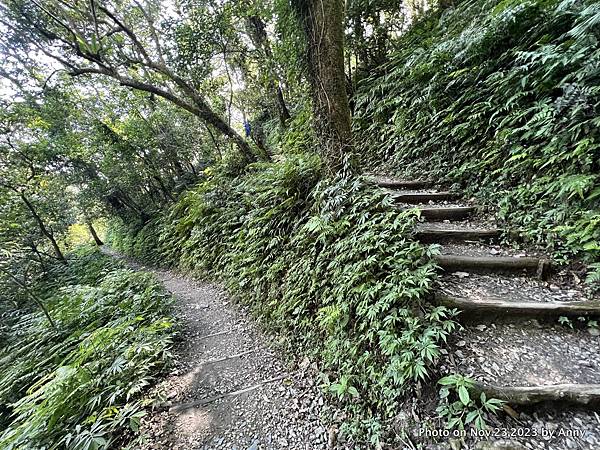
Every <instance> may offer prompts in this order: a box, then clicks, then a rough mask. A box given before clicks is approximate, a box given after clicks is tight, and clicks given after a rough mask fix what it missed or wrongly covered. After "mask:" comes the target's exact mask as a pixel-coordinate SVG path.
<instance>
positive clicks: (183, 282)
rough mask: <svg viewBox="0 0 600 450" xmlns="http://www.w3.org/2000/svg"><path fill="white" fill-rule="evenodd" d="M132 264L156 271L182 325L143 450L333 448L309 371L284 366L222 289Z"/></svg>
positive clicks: (145, 426)
mask: <svg viewBox="0 0 600 450" xmlns="http://www.w3.org/2000/svg"><path fill="white" fill-rule="evenodd" d="M106 252H107V253H108V252H110V250H106ZM114 256H118V255H114ZM129 264H130V265H131V266H133V267H135V268H136V269H143V270H147V271H151V272H153V273H154V274H155V275H156V277H157V278H158V279H159V280H160V281H162V282H163V283H164V285H165V287H166V288H167V289H168V290H169V291H170V292H171V293H173V294H174V296H175V298H176V303H175V315H176V316H177V318H178V319H179V320H180V321H181V323H182V329H181V335H180V336H179V339H178V344H177V345H176V346H175V349H174V352H175V355H176V359H177V364H176V368H175V369H174V370H173V371H172V372H171V374H170V375H169V376H168V377H167V379H166V380H165V381H163V382H162V383H161V384H160V385H159V386H158V387H157V389H159V390H160V391H162V392H164V393H166V395H167V398H168V400H169V403H170V404H171V407H170V408H169V409H168V410H167V411H163V412H160V413H154V415H153V416H151V417H150V416H147V417H146V420H145V421H144V423H143V425H142V431H143V432H144V433H146V434H147V435H149V437H150V439H149V442H148V443H147V444H146V445H145V447H144V448H145V449H182V450H183V449H185V450H190V449H227V450H231V449H238V450H246V449H252V450H254V449H298V450H301V449H311V450H312V449H327V448H333V447H334V445H333V440H334V438H335V434H334V432H333V430H331V431H330V430H328V429H327V428H326V426H325V425H324V424H323V423H322V422H321V420H320V418H319V416H320V413H321V411H322V409H323V408H324V405H325V402H324V398H323V397H322V394H321V392H320V389H319V387H318V386H317V385H316V384H315V382H316V380H315V379H314V376H313V375H312V373H309V372H311V371H310V370H305V369H307V367H304V365H303V368H302V369H300V368H297V367H296V368H293V369H291V368H290V367H288V365H287V364H286V362H285V361H284V359H283V358H282V357H281V355H279V354H278V353H277V352H276V351H275V350H273V349H272V348H271V346H270V345H269V338H268V337H267V336H266V335H265V334H264V333H262V332H261V331H260V330H259V329H258V327H257V326H256V324H255V323H254V321H253V320H252V319H251V318H250V317H249V314H248V313H247V312H246V311H243V310H242V309H241V308H240V307H239V306H237V305H234V304H232V302H231V300H230V299H229V298H228V296H227V294H226V293H225V292H224V291H223V290H222V289H220V288H219V287H218V286H216V285H214V284H211V283H207V282H199V281H196V280H193V279H191V278H188V277H184V276H181V275H178V274H175V273H173V272H171V271H163V270H155V269H150V268H147V267H142V266H139V265H137V264H135V263H131V262H130V263H129ZM148 419H149V420H148Z"/></svg>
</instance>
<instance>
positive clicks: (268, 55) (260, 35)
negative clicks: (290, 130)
mask: <svg viewBox="0 0 600 450" xmlns="http://www.w3.org/2000/svg"><path fill="white" fill-rule="evenodd" d="M246 25H247V29H248V31H249V33H248V34H249V35H250V39H251V40H252V43H253V44H254V46H255V47H256V48H257V49H262V52H263V56H264V58H265V65H266V70H267V74H266V76H267V78H268V80H269V81H268V90H269V91H270V92H269V95H270V96H271V97H272V100H273V103H274V106H276V107H277V111H278V113H279V121H280V122H281V125H282V126H285V124H286V122H287V121H288V119H290V117H291V116H290V111H289V109H288V107H287V105H286V104H285V98H284V97H283V91H282V90H281V86H280V83H279V81H280V80H279V79H278V77H277V74H276V73H275V69H274V68H273V52H272V51H271V46H270V45H269V40H268V36H267V31H266V30H267V27H266V25H265V23H264V21H263V20H262V19H261V18H260V17H258V16H250V17H248V19H247V23H246Z"/></svg>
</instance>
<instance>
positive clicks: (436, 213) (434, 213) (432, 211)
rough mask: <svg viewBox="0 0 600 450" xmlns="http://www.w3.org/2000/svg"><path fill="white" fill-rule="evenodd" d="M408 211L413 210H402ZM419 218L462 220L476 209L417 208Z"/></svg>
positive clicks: (458, 207) (470, 207) (462, 207)
mask: <svg viewBox="0 0 600 450" xmlns="http://www.w3.org/2000/svg"><path fill="white" fill-rule="evenodd" d="M402 209H403V210H410V209H414V208H402ZM417 209H418V210H419V211H420V213H421V217H423V218H424V219H427V220H431V221H441V220H462V219H466V218H467V217H469V216H470V215H471V214H473V213H474V212H475V211H476V209H477V208H475V207H474V206H448V207H444V208H417Z"/></svg>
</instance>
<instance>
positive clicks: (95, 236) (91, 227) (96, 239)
mask: <svg viewBox="0 0 600 450" xmlns="http://www.w3.org/2000/svg"><path fill="white" fill-rule="evenodd" d="M87 227H88V230H89V231H90V234H91V235H92V238H93V239H94V242H95V243H96V245H97V246H98V247H102V246H103V245H104V242H102V239H100V238H99V237H98V233H96V229H95V228H94V225H92V222H87Z"/></svg>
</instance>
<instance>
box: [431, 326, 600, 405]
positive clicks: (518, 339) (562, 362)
mask: <svg viewBox="0 0 600 450" xmlns="http://www.w3.org/2000/svg"><path fill="white" fill-rule="evenodd" d="M597 348H598V337H597V336H596V335H595V334H594V333H590V332H589V331H588V329H587V327H586V326H585V325H576V326H575V328H573V329H571V328H569V327H568V326H565V325H560V324H558V323H557V322H556V321H555V322H553V323H546V322H540V321H538V320H536V319H533V318H529V320H527V321H523V322H521V321H520V322H519V323H515V322H514V321H502V322H499V321H495V320H491V319H488V320H485V322H480V323H479V324H464V327H463V328H462V329H461V330H459V331H457V332H455V333H454V334H453V336H452V341H451V342H450V343H449V348H448V351H447V352H446V353H442V355H441V356H440V361H439V364H440V370H441V373H443V374H452V373H460V374H462V375H464V376H466V377H469V378H470V379H471V380H473V383H474V384H475V390H476V391H483V392H485V393H486V395H487V397H488V398H498V399H501V400H504V401H506V402H508V403H510V404H513V405H530V404H535V403H538V402H546V401H550V402H553V401H556V402H561V403H572V404H580V405H592V404H598V400H600V389H599V388H600V355H599V354H598V351H597Z"/></svg>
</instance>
